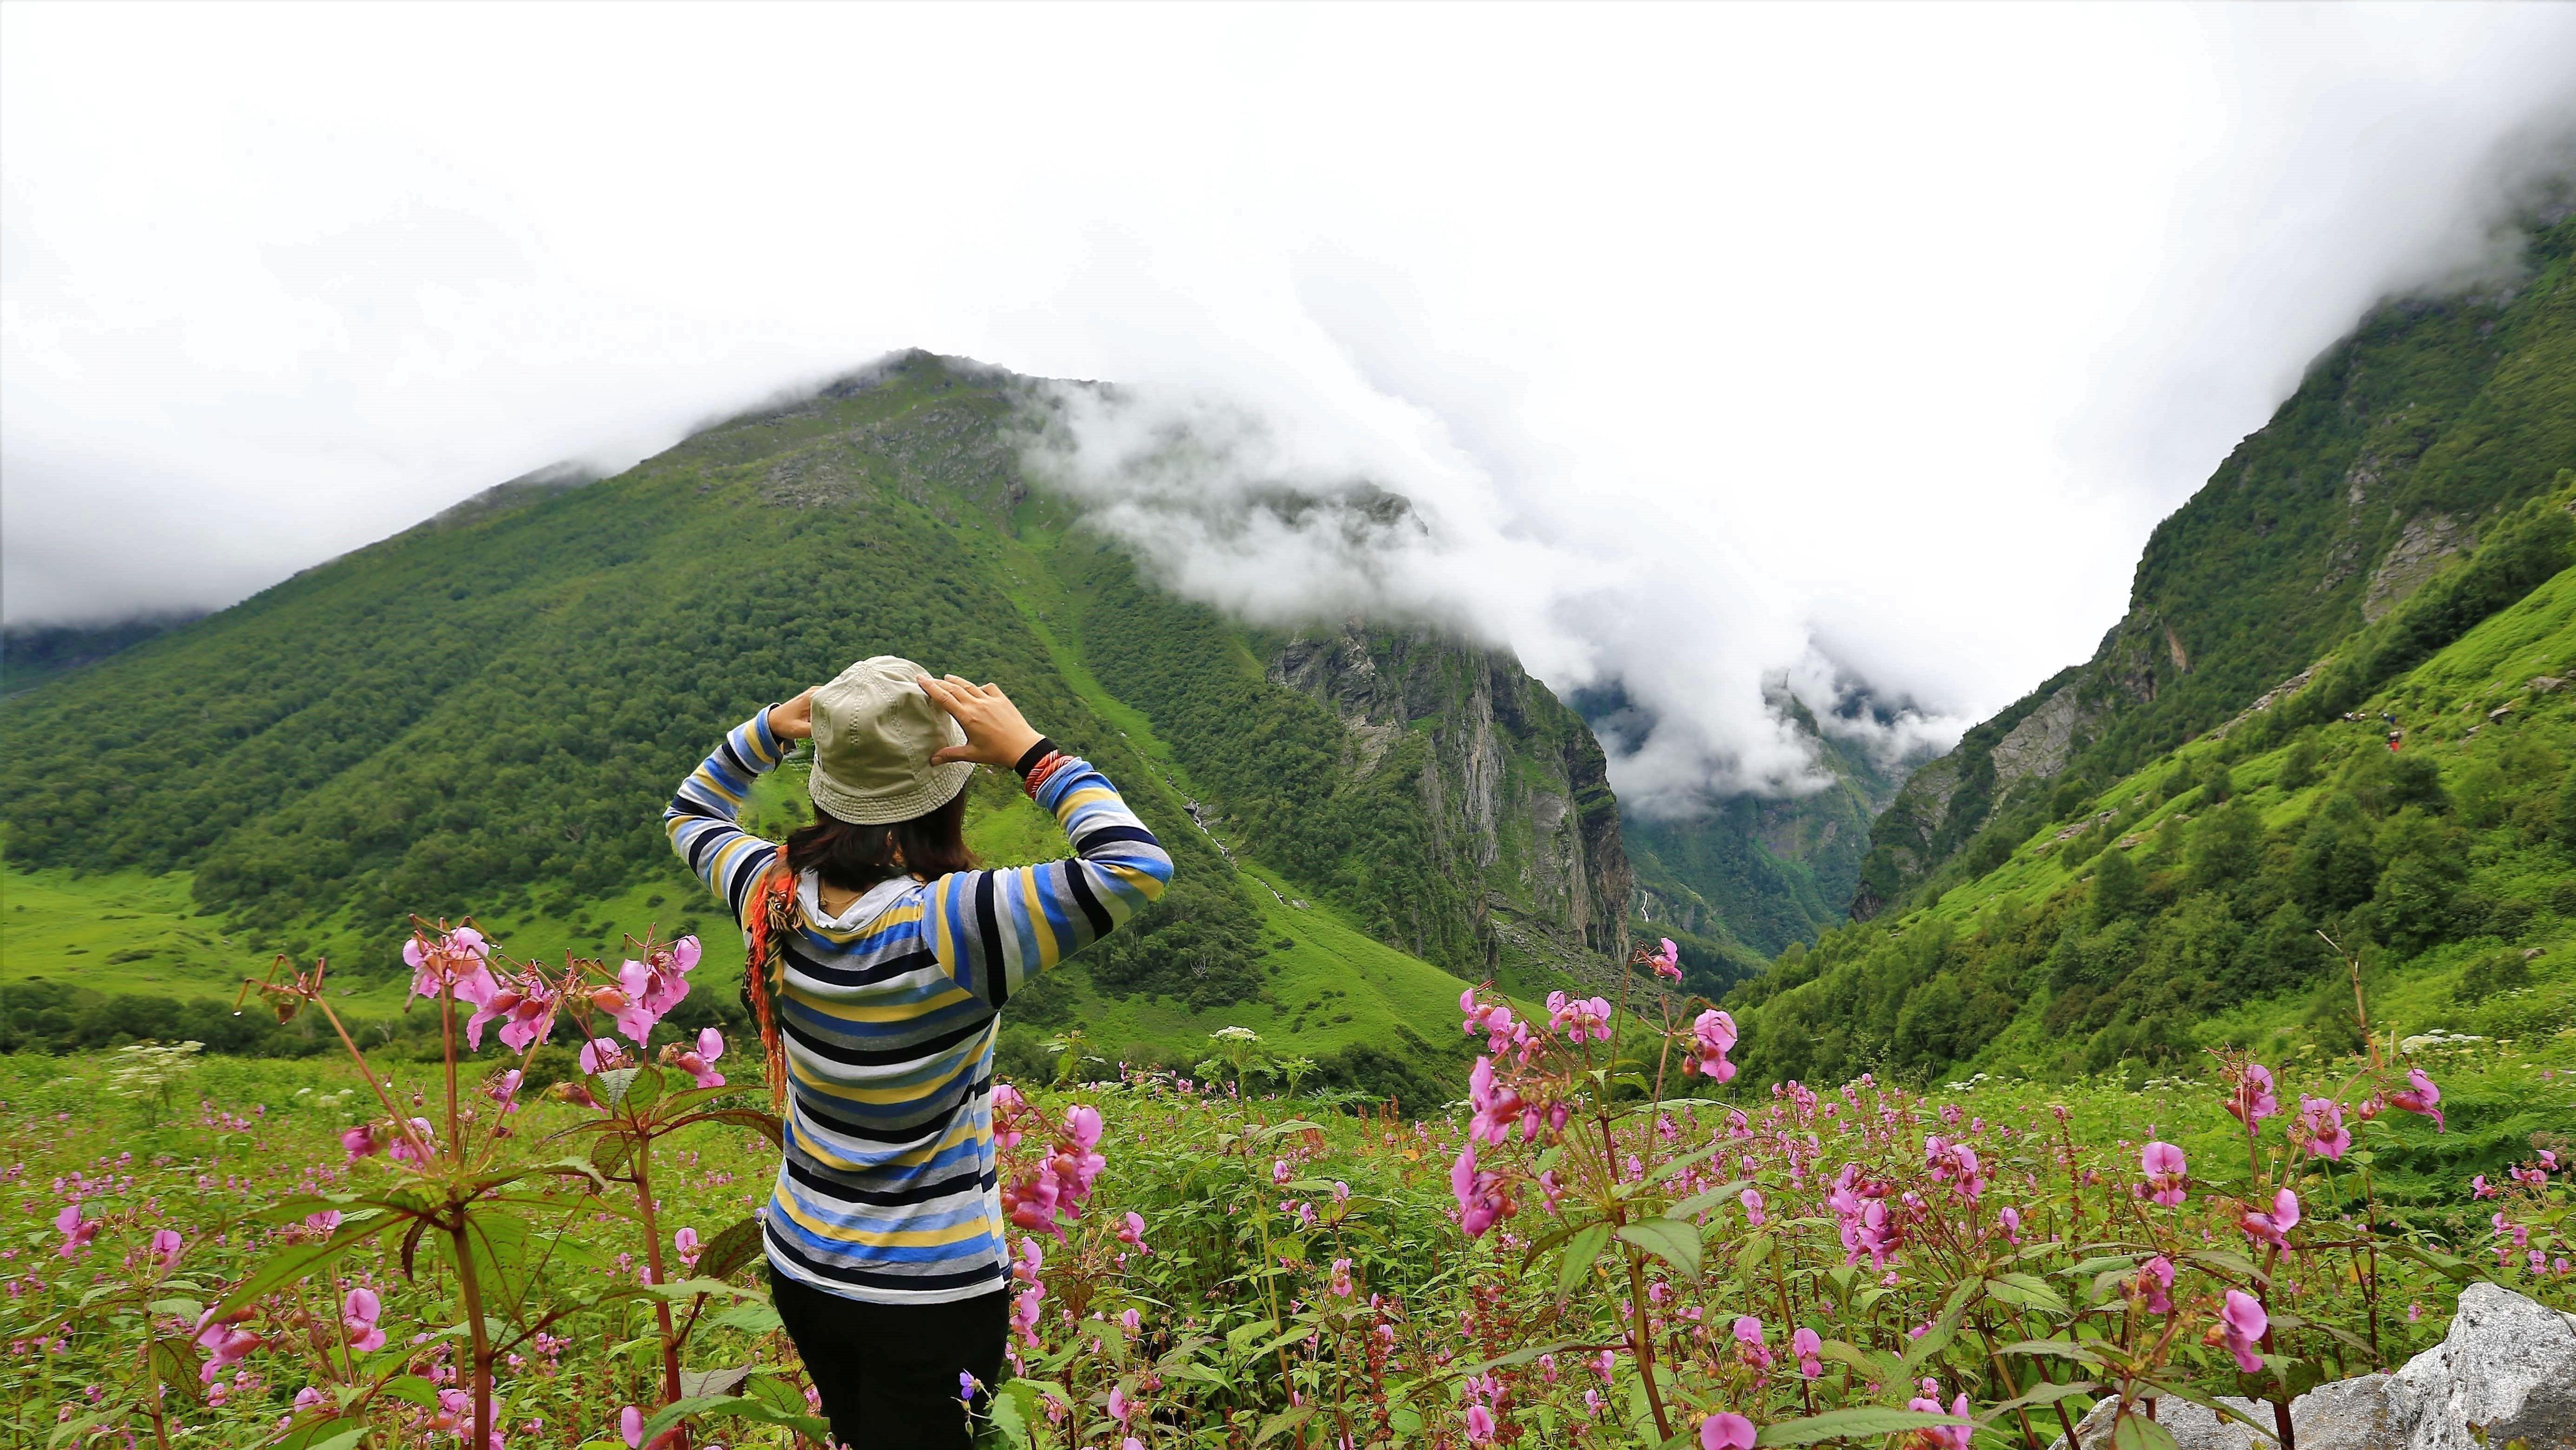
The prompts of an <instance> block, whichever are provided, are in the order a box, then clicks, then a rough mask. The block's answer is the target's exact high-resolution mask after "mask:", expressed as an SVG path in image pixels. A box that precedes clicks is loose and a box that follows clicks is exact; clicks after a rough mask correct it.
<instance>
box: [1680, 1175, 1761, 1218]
mask: <svg viewBox="0 0 2576 1450" xmlns="http://www.w3.org/2000/svg"><path fill="white" fill-rule="evenodd" d="M1752 1186H1753V1180H1752V1179H1750V1178H1739V1179H1737V1180H1735V1181H1734V1182H1733V1183H1721V1184H1719V1185H1718V1186H1716V1187H1715V1188H1710V1189H1704V1190H1702V1191H1700V1192H1698V1193H1694V1194H1692V1195H1691V1196H1690V1197H1688V1198H1685V1199H1683V1200H1682V1201H1681V1202H1679V1203H1676V1204H1674V1205H1673V1206H1672V1207H1670V1208H1667V1209H1665V1210H1664V1217H1666V1218H1671V1219H1680V1220H1682V1221H1684V1222H1688V1221H1689V1220H1691V1219H1693V1218H1696V1217H1698V1216H1699V1215H1701V1214H1703V1213H1706V1212H1707V1211H1709V1210H1710V1209H1712V1208H1716V1207H1718V1206H1719V1205H1721V1204H1725V1203H1729V1202H1732V1201H1733V1200H1734V1198H1735V1196H1736V1195H1737V1194H1739V1193H1742V1192H1743V1191H1744V1190H1746V1189H1748V1188H1751V1187H1752Z"/></svg>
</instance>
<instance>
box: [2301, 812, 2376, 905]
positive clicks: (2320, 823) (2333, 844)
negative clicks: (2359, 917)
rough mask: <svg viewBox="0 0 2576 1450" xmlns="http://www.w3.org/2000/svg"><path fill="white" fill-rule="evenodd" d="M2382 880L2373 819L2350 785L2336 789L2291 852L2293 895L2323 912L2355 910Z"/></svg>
mask: <svg viewBox="0 0 2576 1450" xmlns="http://www.w3.org/2000/svg"><path fill="white" fill-rule="evenodd" d="M2378 882H2379V852H2378V850H2377V848H2376V847H2374V846H2373V845H2372V844H2371V836H2370V820H2369V818H2368V817H2367V816H2365V815H2363V814H2362V810H2361V803H2360V802H2359V801H2358V800H2355V799H2354V798H2353V795H2352V793H2351V792H2350V791H2340V790H2339V791H2336V792H2335V793H2334V794H2333V795H2330V796H2328V797H2326V799H2325V801H2324V802H2323V803H2322V804H2320V805H2319V806H2318V807H2317V808H2316V809H2315V810H2314V811H2312V812H2310V813H2309V815H2308V826H2307V830H2306V831H2305V832H2304V833H2302V834H2301V836H2300V837H2299V845H2298V850H2297V851H2296V852H2295V853H2294V854H2293V855H2292V856H2291V858H2290V895H2291V896H2292V897H2293V898H2294V899H2295V900H2297V901H2298V903H2299V904H2300V905H2301V906H2304V907H2306V908H2307V909H2308V910H2309V911H2311V912H2314V913H2317V914H2319V915H2332V914H2333V913H2335V912H2339V911H2349V910H2351V909H2352V908H2353V907H2356V906H2359V905H2360V904H2361V903H2363V902H2365V901H2368V900H2369V899H2370V893H2371V892H2372V891H2373V890H2374V889H2376V887H2377V885H2378Z"/></svg>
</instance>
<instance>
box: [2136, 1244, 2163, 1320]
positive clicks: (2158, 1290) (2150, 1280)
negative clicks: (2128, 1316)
mask: <svg viewBox="0 0 2576 1450" xmlns="http://www.w3.org/2000/svg"><path fill="white" fill-rule="evenodd" d="M2129 1282H2130V1284H2131V1285H2133V1286H2134V1287H2135V1289H2136V1291H2137V1295H2138V1302H2139V1304H2140V1305H2141V1306H2143V1307H2144V1308H2145V1309H2146V1311H2147V1312H2148V1313H2150V1314H2171V1313H2172V1312H2173V1282H2174V1266H2173V1260H2171V1259H2168V1258H2166V1257H2165V1256H2164V1255H2162V1254H2158V1255H2156V1256H2155V1257H2154V1258H2152V1259H2149V1260H2147V1261H2146V1262H2145V1263H2143V1264H2141V1265H2139V1266H2138V1274H2137V1277H2136V1278H2134V1279H2132V1280H2130V1281H2129Z"/></svg>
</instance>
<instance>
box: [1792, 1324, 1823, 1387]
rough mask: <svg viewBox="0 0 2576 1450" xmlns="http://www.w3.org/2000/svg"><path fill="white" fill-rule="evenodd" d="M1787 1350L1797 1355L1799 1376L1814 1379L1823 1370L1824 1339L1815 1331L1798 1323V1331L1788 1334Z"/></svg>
mask: <svg viewBox="0 0 2576 1450" xmlns="http://www.w3.org/2000/svg"><path fill="white" fill-rule="evenodd" d="M1789 1352H1790V1353H1791V1354H1794V1355H1796V1356H1797V1357H1798V1373H1799V1374H1800V1375H1801V1376H1803V1377H1805V1378H1807V1379H1814V1378H1816V1377H1817V1376H1818V1375H1821V1374H1823V1373H1824V1372H1825V1361H1824V1358H1823V1356H1824V1352H1825V1340H1824V1336H1823V1335H1820V1334H1818V1333H1816V1331H1814V1330H1812V1329H1809V1328H1807V1327H1806V1326H1805V1325H1800V1326H1799V1327H1798V1332H1797V1333H1795V1334H1792V1335H1790V1336H1789Z"/></svg>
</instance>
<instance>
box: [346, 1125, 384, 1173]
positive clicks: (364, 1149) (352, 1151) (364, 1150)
mask: <svg viewBox="0 0 2576 1450" xmlns="http://www.w3.org/2000/svg"><path fill="white" fill-rule="evenodd" d="M340 1146H341V1147H343V1148H345V1149H347V1150H348V1152H349V1161H350V1162H352V1163H355V1162H357V1161H358V1160H359V1159H361V1158H364V1157H367V1156H369V1155H371V1154H373V1153H376V1152H378V1151H380V1149H381V1148H382V1146H383V1145H381V1144H379V1143H378V1142H376V1125H375V1124H373V1123H360V1124H359V1125H358V1126H356V1127H354V1128H351V1129H350V1130H349V1131H347V1132H345V1133H342V1134H341V1135H340Z"/></svg>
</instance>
